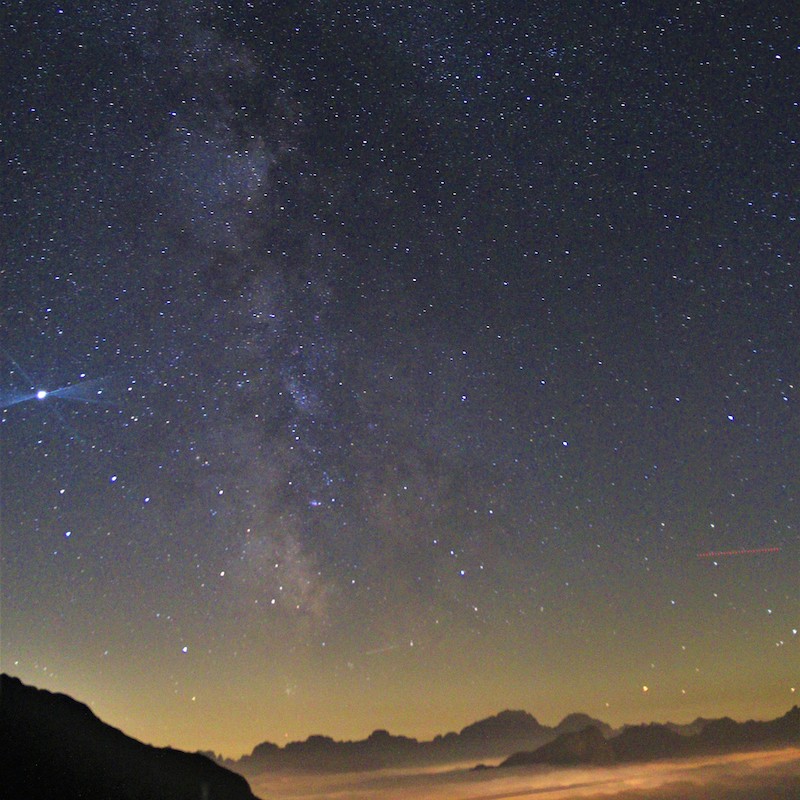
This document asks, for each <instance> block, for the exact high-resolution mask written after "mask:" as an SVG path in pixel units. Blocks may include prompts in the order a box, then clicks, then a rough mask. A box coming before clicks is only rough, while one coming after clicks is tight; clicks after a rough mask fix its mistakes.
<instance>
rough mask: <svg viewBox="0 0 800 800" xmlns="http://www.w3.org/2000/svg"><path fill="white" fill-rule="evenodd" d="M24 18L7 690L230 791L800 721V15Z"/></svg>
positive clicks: (11, 163)
mask: <svg viewBox="0 0 800 800" xmlns="http://www.w3.org/2000/svg"><path fill="white" fill-rule="evenodd" d="M4 24H5V29H4V36H3V48H4V56H5V57H4V63H5V64H7V67H6V74H5V78H6V80H5V88H4V93H3V119H4V120H5V125H4V132H3V142H2V147H3V169H4V173H3V186H4V191H3V198H2V210H3V215H2V240H3V243H4V254H5V257H4V262H3V266H2V273H0V278H1V279H2V284H1V286H2V312H3V319H2V326H3V329H2V342H3V344H2V347H3V351H2V365H0V387H2V394H1V395H0V397H1V398H2V402H3V403H4V404H5V410H4V412H3V415H2V427H1V428H0V433H1V434H2V456H1V457H2V487H1V490H2V508H3V515H2V536H3V539H2V545H3V547H2V559H3V574H2V577H3V581H2V592H3V634H2V639H3V642H2V643H3V647H2V667H3V669H4V670H5V671H7V672H10V673H12V674H15V675H18V676H19V677H21V678H22V679H23V680H25V681H28V682H31V683H34V684H37V685H39V686H45V687H48V688H54V689H58V690H61V691H66V692H68V693H70V694H73V695H75V696H77V697H79V698H80V699H83V700H86V701H91V702H93V703H94V705H95V709H96V710H97V711H98V713H101V716H104V718H106V719H107V720H108V721H110V722H112V723H113V724H115V725H118V726H120V727H122V728H124V729H125V730H126V731H129V732H130V733H132V734H134V735H137V736H139V737H140V738H143V739H145V740H147V741H153V742H157V743H166V742H171V743H173V744H175V745H178V746H182V747H187V748H198V747H207V748H214V749H217V750H223V751H225V752H227V753H230V754H238V753H239V752H243V751H245V750H249V749H250V748H251V747H252V746H253V745H254V744H256V743H257V742H259V741H262V740H264V739H267V738H269V739H273V740H276V741H278V740H281V739H282V737H284V735H288V736H290V737H292V738H298V737H301V736H305V735H308V734H309V733H312V732H324V733H330V734H332V735H335V736H360V735H365V734H366V733H368V732H369V730H371V729H372V728H375V727H388V728H390V729H391V730H392V731H393V732H398V733H408V734H411V735H430V734H433V733H436V732H442V731H444V730H447V729H451V728H454V727H460V726H462V725H463V724H466V723H467V722H470V721H472V720H474V719H476V718H478V717H480V716H481V715H485V714H489V713H494V712H496V711H498V710H500V709H501V708H505V707H524V708H526V709H527V710H529V711H531V712H532V713H534V714H536V715H537V716H539V717H540V719H543V720H544V721H545V722H550V723H554V722H555V721H557V718H560V716H563V715H565V714H566V713H568V712H570V711H573V710H576V709H578V708H580V709H582V710H586V711H588V712H590V713H593V714H594V715H596V716H600V717H603V718H604V719H608V720H609V721H611V722H614V723H617V722H621V721H637V720H641V719H666V718H667V717H671V718H674V719H678V718H681V719H690V718H692V717H694V716H696V715H698V714H705V715H707V716H708V715H714V714H716V715H720V714H723V713H729V714H731V715H734V716H736V715H739V716H759V715H761V716H768V715H773V716H774V715H775V714H776V713H778V712H782V711H783V710H785V708H786V707H787V706H788V705H790V704H791V702H792V700H793V699H795V700H796V696H795V695H794V694H793V693H794V691H795V688H796V686H797V683H798V679H799V676H798V674H797V664H798V658H797V648H798V646H799V645H798V638H797V628H798V624H800V596H799V595H798V582H797V574H798V524H800V522H799V521H798V506H797V499H798V466H797V463H798V462H797V457H796V451H797V439H798V410H797V381H798V380H800V376H799V375H798V366H799V365H800V358H799V357H798V350H797V342H796V339H797V309H798V307H800V306H798V302H797V258H798V244H800V237H798V219H797V218H798V211H800V208H798V197H797V190H796V186H797V185H798V175H797V172H798V128H799V127H800V126H799V125H798V110H799V107H798V98H797V86H798V83H799V81H798V79H799V78H800V69H799V68H798V59H799V58H800V52H799V51H798V47H799V46H800V41H798V40H797V37H796V35H795V34H794V33H793V28H792V26H791V24H790V19H789V17H788V15H786V16H784V15H781V14H780V13H777V12H775V11H771V10H769V9H768V8H760V7H759V8H757V9H756V8H753V7H750V6H746V5H745V4H742V3H732V2H725V3H721V4H720V3H716V4H704V3H672V4H666V5H664V4H649V3H645V4H644V5H643V4H628V3H624V2H623V3H604V4H596V3H595V4H585V5H581V4H578V5H575V4H572V5H569V6H567V7H561V8H558V7H556V8H551V7H549V6H548V7H542V8H537V4H530V3H493V4H482V3H470V4H458V5H457V6H456V5H455V4H453V5H451V4H439V5H426V4H422V3H407V4H395V5H391V6H387V5H386V4H383V3H373V4H369V3H365V4H357V3H344V4H342V3H327V2H315V3H307V4H303V7H302V8H301V9H299V10H298V9H296V8H294V7H293V6H292V5H286V4H271V3H257V2H252V3H229V4H226V3H217V4H215V3H210V2H208V3H206V2H201V3H196V4H193V5H192V6H191V7H190V8H189V10H186V9H184V7H183V6H182V7H181V9H180V11H178V10H177V8H176V6H175V5H174V4H169V3H158V2H154V3H143V2H142V3H139V2H137V3H128V4H123V5H122V6H120V7H118V8H113V9H112V8H106V7H104V6H100V5H97V4H91V3H84V2H78V3H75V4H71V5H70V6H67V5H64V6H61V7H60V6H59V5H58V4H51V3H44V2H33V3H30V2H26V3H19V4H16V5H15V6H14V7H13V8H12V9H11V10H10V12H9V13H8V14H7V17H6V22H5V23H4ZM64 387H71V388H68V389H65V388H64ZM39 389H45V390H49V391H54V390H57V389H63V391H61V392H55V394H51V395H49V396H48V397H45V398H44V399H42V400H39V399H35V398H33V397H31V395H33V394H34V393H35V392H36V391H38V390H39ZM762 548H780V549H779V550H776V551H771V552H765V553H752V554H741V555H737V556H727V557H720V558H718V559H716V560H715V559H698V557H697V556H698V553H703V552H707V551H712V550H714V551H716V550H719V551H729V550H758V549H762ZM644 687H646V689H645V688H644Z"/></svg>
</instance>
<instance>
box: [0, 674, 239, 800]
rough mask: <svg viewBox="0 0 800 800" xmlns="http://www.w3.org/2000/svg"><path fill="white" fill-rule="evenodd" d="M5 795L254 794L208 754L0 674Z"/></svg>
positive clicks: (70, 798) (0, 782) (215, 799)
mask: <svg viewBox="0 0 800 800" xmlns="http://www.w3.org/2000/svg"><path fill="white" fill-rule="evenodd" d="M0 776H1V777H0V798H9V800H11V798H13V799H14V800H51V798H56V797H57V798H59V799H60V800H78V798H80V800H109V799H110V798H125V800H139V799H140V798H141V800H144V799H145V798H147V800H156V798H165V800H166V798H169V800H184V798H185V800H197V798H209V799H210V800H255V798H254V795H253V794H252V793H251V792H250V787H249V786H248V784H247V781H246V780H245V779H244V778H243V777H242V776H241V775H237V774H235V773H233V772H230V771H228V770H226V769H224V768H222V767H221V766H219V765H218V764H215V763H214V762H213V761H211V760H209V759H208V758H206V757H205V756H203V755H199V754H192V753H184V752H181V751H180V750H173V749H172V748H158V747H151V746H149V745H146V744H143V743H142V742H139V741H137V740H136V739H132V738H130V737H128V736H126V735H125V734H124V733H122V731H119V730H117V729H116V728H112V727H111V726H110V725H106V724H105V723H104V722H101V721H100V720H99V719H98V718H97V717H96V716H95V715H94V714H93V713H92V712H91V711H90V710H89V708H88V707H87V706H85V705H83V703H79V702H77V701H76V700H73V699H72V698H71V697H68V696H67V695H64V694H53V693H51V692H48V691H45V690H43V689H36V688H34V687H31V686H27V685H25V684H24V683H22V681H20V680H19V679H18V678H12V677H9V676H8V675H5V674H3V675H2V676H0Z"/></svg>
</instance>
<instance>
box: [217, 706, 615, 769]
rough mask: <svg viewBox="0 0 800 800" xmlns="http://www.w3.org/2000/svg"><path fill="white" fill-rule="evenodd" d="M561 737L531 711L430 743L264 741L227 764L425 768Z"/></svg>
mask: <svg viewBox="0 0 800 800" xmlns="http://www.w3.org/2000/svg"><path fill="white" fill-rule="evenodd" d="M587 719H591V718H590V717H587ZM600 724H601V725H602V724H604V723H600ZM556 735H557V732H556V729H555V728H549V727H547V726H545V725H541V724H540V723H539V722H537V720H536V719H535V718H534V717H533V716H531V715H530V714H528V713H527V712H525V711H502V712H500V713H499V714H497V715H495V716H492V717H487V718H486V719H482V720H479V721H478V722H474V723H472V724H471V725H467V726H466V727H465V728H463V729H462V730H461V731H460V732H459V733H447V734H445V735H444V736H436V737H434V738H433V739H432V740H430V741H424V742H420V741H418V740H417V739H412V738H409V737H407V736H394V735H392V734H390V733H388V732H387V731H385V730H377V731H374V732H373V733H372V734H370V736H369V737H368V738H366V739H362V740H358V741H345V742H340V741H336V740H334V739H331V738H330V737H328V736H310V737H309V738H308V739H306V740H305V741H304V742H290V743H289V744H287V745H285V746H284V747H278V746H277V745H275V744H272V743H271V742H264V743H262V744H259V745H257V746H256V747H255V748H254V749H253V752H252V753H251V754H250V755H247V756H243V757H242V758H241V759H239V760H238V761H235V762H228V761H226V762H223V763H225V765H226V766H230V767H231V768H232V769H236V770H237V771H241V772H242V773H243V774H248V775H254V774H257V773H260V772H264V771H266V770H274V771H283V770H286V771H303V772H336V771H340V772H342V771H349V770H369V769H381V768H385V767H404V766H424V765H429V764H435V763H447V762H452V761H463V760H469V759H473V758H498V757H502V756H505V755H508V753H513V752H514V751H516V750H520V749H523V748H531V747H538V746H539V745H541V744H544V743H545V742H547V741H550V740H551V739H553V738H554V736H556Z"/></svg>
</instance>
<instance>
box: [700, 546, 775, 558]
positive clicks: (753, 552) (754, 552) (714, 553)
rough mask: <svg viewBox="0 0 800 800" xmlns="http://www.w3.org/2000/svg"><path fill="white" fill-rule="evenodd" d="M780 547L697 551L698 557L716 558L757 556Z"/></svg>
mask: <svg viewBox="0 0 800 800" xmlns="http://www.w3.org/2000/svg"><path fill="white" fill-rule="evenodd" d="M780 551H781V548H780V547H756V548H753V549H747V550H745V549H742V550H709V551H708V552H707V553H698V554H697V557H698V558H716V557H722V556H758V555H761V554H762V553H780Z"/></svg>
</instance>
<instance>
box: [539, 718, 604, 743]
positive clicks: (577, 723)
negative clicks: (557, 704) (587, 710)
mask: <svg viewBox="0 0 800 800" xmlns="http://www.w3.org/2000/svg"><path fill="white" fill-rule="evenodd" d="M590 726H591V727H595V728H597V730H599V731H600V733H602V734H603V736H605V737H606V739H608V738H609V737H611V736H613V735H614V733H615V731H614V729H613V728H612V727H611V726H610V725H609V724H608V723H607V722H603V721H602V720H599V719H595V718H594V717H590V716H589V715H588V714H567V716H566V717H564V719H562V720H561V722H559V723H558V725H556V727H555V728H554V729H553V730H554V732H555V733H557V734H562V733H579V732H580V731H582V730H585V729H586V728H588V727H590Z"/></svg>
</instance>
